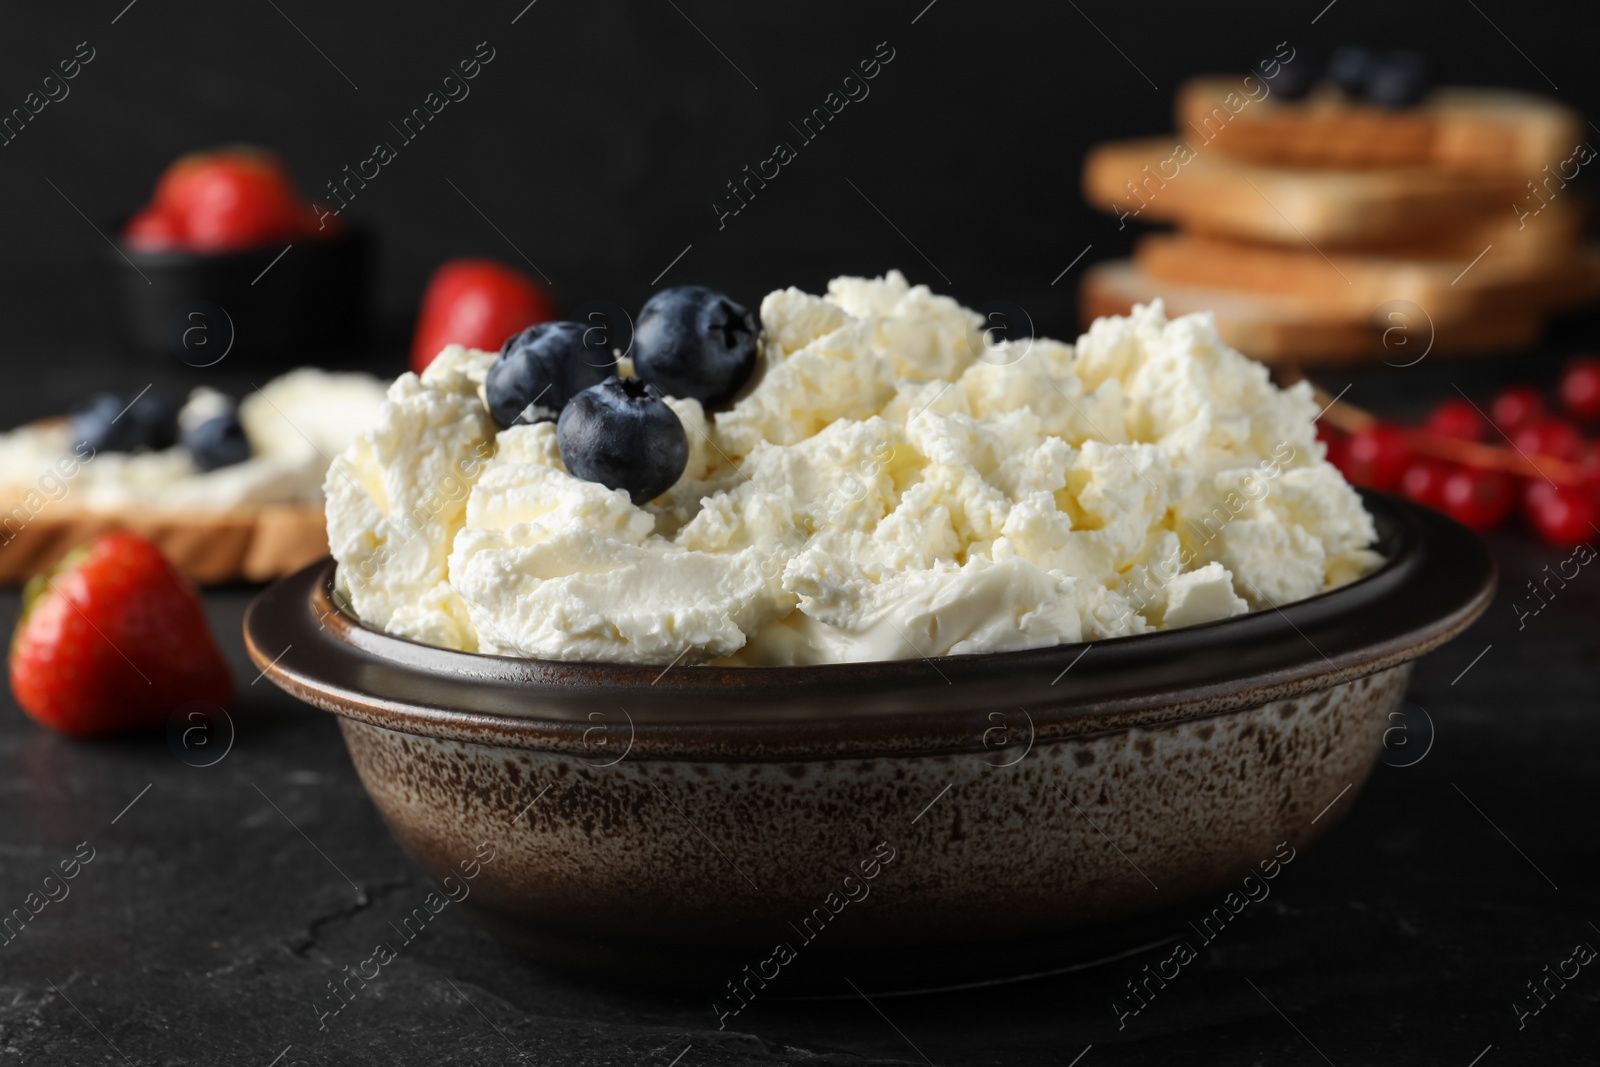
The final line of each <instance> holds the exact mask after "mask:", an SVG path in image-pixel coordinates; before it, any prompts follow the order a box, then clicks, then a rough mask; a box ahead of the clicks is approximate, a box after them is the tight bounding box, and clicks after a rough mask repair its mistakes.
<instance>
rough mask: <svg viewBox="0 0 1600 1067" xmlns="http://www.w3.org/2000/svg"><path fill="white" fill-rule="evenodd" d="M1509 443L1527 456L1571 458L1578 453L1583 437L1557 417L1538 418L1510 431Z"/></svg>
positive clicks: (1569, 424) (1570, 425)
mask: <svg viewBox="0 0 1600 1067" xmlns="http://www.w3.org/2000/svg"><path fill="white" fill-rule="evenodd" d="M1511 443H1512V444H1513V445H1515V446H1516V447H1517V449H1518V450H1519V451H1521V452H1523V453H1525V454H1526V455H1529V456H1552V457H1554V458H1556V459H1571V458H1572V457H1574V456H1576V455H1577V454H1578V449H1579V448H1581V447H1582V445H1583V438H1582V437H1581V436H1579V434H1578V431H1577V430H1575V429H1573V427H1572V424H1571V423H1566V422H1562V421H1560V420H1559V419H1540V420H1539V421H1537V422H1532V423H1529V424H1527V425H1525V426H1523V427H1522V428H1520V429H1517V430H1513V431H1512V432H1511Z"/></svg>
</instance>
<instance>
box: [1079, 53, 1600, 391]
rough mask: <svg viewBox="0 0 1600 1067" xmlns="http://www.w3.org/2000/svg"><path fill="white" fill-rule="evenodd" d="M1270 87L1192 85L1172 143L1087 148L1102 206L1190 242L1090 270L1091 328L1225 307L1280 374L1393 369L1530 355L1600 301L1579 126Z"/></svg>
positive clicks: (1457, 106)
mask: <svg viewBox="0 0 1600 1067" xmlns="http://www.w3.org/2000/svg"><path fill="white" fill-rule="evenodd" d="M1269 85H1270V83H1267V82H1263V81H1262V80H1260V79H1255V78H1245V79H1242V80H1241V79H1240V78H1226V77H1207V78H1198V79H1194V80H1192V81H1190V82H1188V83H1186V84H1185V85H1184V86H1182V88H1181V89H1180V90H1179V93H1178V99H1177V106H1176V110H1177V126H1178V131H1179V132H1178V134H1177V135H1176V136H1175V137H1171V138H1151V139H1142V140H1134V141H1119V142H1114V143H1109V144H1104V145H1100V146H1097V147H1096V148H1094V149H1092V150H1091V151H1090V153H1089V155H1088V157H1087V159H1086V160H1085V163H1084V174H1083V185H1084V192H1085V195H1086V196H1087V198H1088V200H1089V202H1090V203H1091V204H1092V205H1093V206H1095V207H1097V208H1100V209H1102V210H1108V211H1110V212H1111V213H1112V214H1114V215H1116V217H1117V219H1118V223H1119V227H1126V226H1127V225H1128V224H1129V223H1130V222H1132V221H1134V220H1137V221H1138V222H1152V221H1154V222H1168V223H1173V224H1175V226H1176V232H1172V233H1162V234H1152V235H1147V236H1145V237H1143V238H1141V239H1140V240H1139V242H1138V243H1137V244H1136V246H1135V249H1134V253H1133V256H1132V258H1130V259H1123V260H1114V261H1110V262H1103V263H1100V264H1097V265H1096V266H1095V267H1093V268H1091V269H1090V270H1089V271H1087V272H1086V273H1085V275H1084V279H1083V283H1082V290H1081V301H1080V306H1081V311H1082V315H1083V318H1084V321H1085V322H1088V321H1091V320H1093V319H1094V318H1095V317H1097V316H1101V315H1109V314H1123V313H1126V312H1127V311H1128V309H1130V308H1131V307H1132V306H1133V305H1134V304H1136V303H1148V302H1149V301H1151V300H1153V299H1156V298H1158V297H1159V298H1161V299H1163V300H1164V301H1165V302H1166V305H1167V311H1168V314H1169V315H1176V314H1186V313H1188V312H1191V311H1202V310H1207V311H1214V312H1215V313H1216V318H1217V324H1218V326H1219V328H1220V329H1221V332H1222V334H1223V337H1224V338H1225V339H1226V340H1227V341H1228V342H1229V343H1230V344H1232V345H1233V346H1234V347H1236V348H1238V349H1240V350H1241V351H1243V352H1246V353H1247V354H1249V355H1252V356H1254V357H1256V358H1257V359H1260V360H1263V361H1265V362H1269V363H1270V362H1284V363H1317V362H1324V363H1330V362H1341V361H1356V360H1363V359H1370V358H1383V359H1388V360H1390V361H1397V360H1410V359H1412V358H1419V357H1420V355H1421V354H1422V353H1423V352H1424V351H1431V352H1433V353H1446V354H1449V353H1469V352H1490V351H1504V350H1507V349H1512V348H1517V347H1522V346H1526V345H1530V344H1533V343H1535V342H1536V341H1537V340H1538V338H1539V336H1540V335H1541V333H1542V332H1543V329H1544V326H1545V323H1546V320H1547V319H1548V317H1549V316H1550V315H1551V314H1552V313H1554V312H1558V311H1561V310H1564V309H1567V308H1571V307H1574V306H1578V305H1582V304H1585V303H1588V302H1591V301H1594V300H1596V299H1597V298H1600V251H1597V250H1596V249H1594V248H1590V247H1587V246H1586V245H1585V244H1584V239H1583V231H1584V222H1585V218H1584V212H1583V210H1582V208H1581V205H1580V204H1579V198H1578V196H1577V190H1575V189H1569V188H1568V186H1569V185H1571V184H1572V181H1573V179H1574V178H1576V177H1577V176H1578V174H1579V172H1580V171H1581V169H1582V168H1583V167H1584V166H1585V165H1586V164H1588V163H1589V162H1590V161H1592V160H1593V159H1594V156H1595V152H1594V150H1593V149H1591V148H1590V147H1589V146H1588V145H1587V144H1586V143H1584V127H1583V122H1582V120H1581V118H1580V117H1579V116H1578V115H1577V113H1576V112H1573V111H1572V110H1571V109H1569V108H1566V107H1564V106H1562V105H1560V104H1557V103H1554V102H1553V101H1549V100H1546V99H1544V98H1542V97H1538V96H1533V95H1530V94H1525V93H1518V92H1510V91H1498V90H1477V89H1439V90H1435V91H1434V92H1432V93H1431V94H1429V95H1428V96H1427V98H1426V99H1424V100H1423V101H1422V102H1421V103H1419V104H1417V105H1415V106H1412V107H1405V108H1395V109H1386V108H1380V107H1376V106H1373V105H1370V104H1366V103H1361V102H1357V101H1353V100H1351V99H1349V98H1347V97H1346V96H1345V95H1344V94H1342V93H1340V92H1339V91H1338V90H1337V89H1334V88H1333V87H1331V86H1325V87H1320V88H1318V89H1316V90H1314V91H1313V92H1312V93H1310V94H1309V95H1308V96H1307V97H1306V98H1305V99H1302V100H1294V101H1289V100H1282V99H1279V98H1278V97H1275V96H1273V95H1271V93H1270V91H1263V87H1264V86H1269ZM1251 86H1254V91H1253V92H1251V91H1250V87H1251Z"/></svg>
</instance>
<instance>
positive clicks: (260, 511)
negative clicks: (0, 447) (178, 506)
mask: <svg viewBox="0 0 1600 1067" xmlns="http://www.w3.org/2000/svg"><path fill="white" fill-rule="evenodd" d="M111 530H132V531H133V532H135V533H137V534H140V535H141V536H143V537H147V538H149V539H150V540H151V541H154V542H155V544H156V545H157V547H159V548H160V549H161V551H162V554H164V555H165V556H166V557H167V559H169V560H171V561H172V564H173V566H175V567H177V568H178V570H179V571H180V572H182V573H183V574H184V575H185V576H186V577H188V578H189V580H190V581H192V582H195V583H197V584H200V585H217V584H221V583H224V582H240V581H244V582H264V581H269V580H271V579H273V578H280V577H282V576H283V575H285V574H292V573H293V572H295V571H297V570H299V569H300V568H301V567H304V566H306V565H307V564H310V563H315V562H316V561H317V560H319V559H322V558H323V557H324V556H326V555H327V554H328V526H327V521H326V519H325V518H324V515H323V509H322V506H321V505H318V504H275V505H266V506H263V507H260V508H252V509H248V510H244V509H241V510H237V511H224V512H218V513H215V514H207V513H198V512H197V513H192V514H177V513H144V514H141V513H138V512H133V511H130V512H128V513H126V514H112V513H110V512H100V511H86V510H75V511H74V510H62V511H59V512H58V511H55V510H51V511H47V512H46V513H44V514H41V515H39V516H37V517H35V518H33V519H32V520H30V521H29V522H27V523H26V524H24V525H22V526H20V528H15V527H10V526H8V527H6V528H5V530H4V531H3V533H0V583H6V584H16V583H20V582H24V581H27V580H28V579H29V578H31V577H32V576H33V575H35V574H39V573H42V572H43V571H45V570H47V569H48V568H49V567H50V566H51V565H52V564H53V563H55V562H56V561H57V560H59V559H60V558H61V557H62V556H64V555H66V554H67V553H68V552H70V551H72V549H74V548H76V547H77V546H78V545H81V544H82V543H83V542H85V541H87V540H89V539H90V538H92V537H95V536H98V535H99V534H102V533H107V532H109V531H111Z"/></svg>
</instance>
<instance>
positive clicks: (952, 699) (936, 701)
mask: <svg viewBox="0 0 1600 1067" xmlns="http://www.w3.org/2000/svg"><path fill="white" fill-rule="evenodd" d="M1366 502H1367V505H1368V507H1369V509H1370V510H1371V511H1372V513H1373V515H1374V517H1375V519H1376V520H1377V523H1378V527H1379V530H1380V534H1381V537H1380V542H1379V547H1380V549H1381V550H1382V552H1383V554H1384V555H1385V557H1386V559H1387V562H1386V563H1385V564H1384V565H1383V566H1382V567H1380V568H1379V569H1378V570H1377V571H1375V572H1374V573H1372V574H1371V575H1369V576H1367V577H1365V578H1363V579H1361V580H1359V581H1357V582H1354V583H1352V584H1350V585H1348V586H1345V587H1343V588H1340V589H1337V590H1334V591H1332V592H1328V593H1324V594H1322V595H1319V596H1316V597H1312V598H1310V599H1307V600H1302V601H1298V602H1296V603H1292V604H1287V605H1284V606H1282V608H1281V609H1271V610H1265V611H1259V612H1255V613H1252V614H1249V615H1244V616H1240V617H1237V618H1233V619H1229V620H1226V621H1222V622H1216V623H1210V624H1206V625H1202V626H1194V627H1189V628H1186V629H1180V630H1172V631H1168V632H1163V633H1154V634H1146V635H1140V636H1136V637H1123V638H1114V639H1109V640H1103V641H1097V642H1094V643H1090V644H1076V645H1066V646H1060V647H1055V648H1045V649H1037V650H1032V651H1025V652H1002V653H987V654H977V655H966V656H948V657H941V658H937V659H929V660H904V661H893V662H874V663H855V664H834V665H824V666H814V667H780V668H718V667H673V668H670V669H667V670H662V669H661V668H660V667H636V666H618V665H609V664H588V663H559V662H548V661H534V660H522V659H511V658H501V657H494V656H480V655H472V654H467V653H460V652H451V651H445V650H442V649H437V648H431V647H426V646H423V645H419V644H415V643H412V642H408V641H405V640H402V639H398V638H394V637H390V636H387V635H385V634H382V633H379V632H377V631H375V630H373V629H370V628H368V627H366V626H364V625H362V624H361V623H360V622H359V621H357V620H356V619H354V618H352V617H351V616H350V615H348V614H346V613H345V612H343V611H341V610H340V608H339V606H338V605H337V604H336V603H335V602H334V601H333V599H332V598H331V592H332V585H331V581H332V576H333V564H332V563H331V561H329V562H324V563H322V564H318V565H315V566H312V567H309V568H307V569H306V570H303V571H301V572H299V573H298V574H296V575H294V576H292V577H290V578H287V579H284V580H283V581H281V582H279V583H278V584H277V585H275V586H273V587H271V588H270V589H268V590H266V591H265V592H263V593H262V594H261V595H260V596H259V597H258V598H257V599H256V601H255V602H254V604H253V605H252V606H251V609H250V612H249V614H248V615H247V617H246V619H245V627H244V628H245V638H246V642H247V644H248V647H249V650H250V655H251V656H252V658H253V659H254V661H255V662H256V664H257V665H258V666H260V667H261V668H262V670H263V671H265V672H266V676H267V677H268V678H270V679H271V680H272V681H273V682H275V683H276V684H278V685H279V686H281V687H282V688H284V689H285V690H287V691H288V692H290V693H292V694H293V695H295V696H296V697H299V698H300V699H301V700H304V701H306V702H308V703H310V704H312V705H315V706H317V707H320V708H323V709H326V710H328V711H331V712H333V713H334V714H336V715H337V716H338V717H339V724H340V727H341V728H342V730H343V733H344V738H345V741H346V743H347V745H348V746H349V750H350V756H351V759H352V760H353V761H354V763H355V767H356V770H357V771H358V772H359V774H360V776H361V780H362V782H363V783H364V784H365V786H366V789H367V791H368V793H369V794H370V795H371V798H372V801H373V803H374V804H375V805H376V806H377V808H378V811H379V812H380V813H381V814H382V816H383V818H384V820H385V821H386V822H387V824H388V825H389V827H390V829H391V830H392V832H393V833H394V835H395V837H396V838H397V839H398V840H399V842H400V843H401V845H402V846H403V847H404V848H405V849H406V851H407V852H408V853H409V854H410V855H411V856H412V857H413V858H414V859H415V860H416V862H417V863H418V864H419V865H421V867H422V868H423V869H424V870H425V871H427V872H428V873H429V874H431V875H433V876H434V877H435V878H438V879H447V881H445V883H444V884H445V887H446V888H447V889H449V888H450V886H451V885H452V884H454V885H455V887H456V892H457V893H459V894H460V896H461V898H462V899H463V901H464V903H465V904H466V906H467V907H468V908H469V909H472V910H474V911H475V912H476V913H477V915H478V916H479V917H480V918H481V919H482V920H483V921H484V922H485V923H487V924H488V925H489V926H490V928H492V929H493V930H494V931H496V932H497V933H498V934H499V935H501V936H502V937H504V938H505V939H507V940H509V941H511V942H512V943H514V944H516V945H517V946H519V947H520V948H522V949H524V950H525V951H527V952H528V953H530V954H532V955H534V956H536V957H538V958H540V959H542V960H545V961H547V962H550V963H554V964H557V965H560V966H564V967H569V968H578V969H582V970H586V971H589V972H593V973H599V974H603V975H606V976H608V977H611V978H622V979H627V980H637V981H647V982H657V983H666V984H669V985H672V986H675V987H677V988H679V989H681V990H683V991H686V992H690V993H700V994H705V995H710V996H712V997H713V998H717V997H720V998H721V1000H720V1001H719V1003H721V1004H723V1005H727V1004H731V1003H732V1001H731V1000H729V999H728V998H729V997H731V996H735V995H739V994H740V991H741V990H743V991H744V993H743V995H744V996H752V995H755V994H754V993H753V992H752V990H754V989H756V988H757V987H756V986H753V985H752V984H751V982H752V978H754V980H755V981H756V982H759V983H760V988H761V990H762V991H763V992H764V993H767V995H771V994H770V992H768V991H766V990H765V987H766V986H767V985H768V984H769V983H771V984H776V985H778V987H779V989H778V991H780V992H783V993H790V992H801V991H804V990H806V989H807V988H812V987H817V988H824V989H826V988H832V989H834V990H835V991H838V990H840V989H841V988H842V986H841V983H840V977H841V976H847V977H848V978H849V980H850V981H852V982H854V983H856V984H858V985H859V986H860V987H861V988H863V989H871V988H878V989H889V988H897V987H904V986H907V985H928V984H934V983H945V982H960V981H967V980H981V979H986V978H994V977H998V976H1001V975H1005V974H1016V973H1019V972H1021V971H1026V970H1030V969H1032V970H1037V969H1042V968H1051V967H1061V966H1067V965H1070V964H1073V963H1075V962H1079V961H1082V960H1086V959H1090V958H1099V957H1102V956H1104V955H1107V954H1110V953H1113V952H1117V951H1125V950H1126V949H1128V948H1131V947H1133V946H1134V945H1137V944H1141V943H1145V942H1146V941H1148V940H1150V939H1152V938H1154V939H1159V938H1160V937H1161V936H1163V934H1162V930H1163V929H1165V930H1166V934H1165V936H1169V937H1170V936H1172V933H1173V930H1172V927H1171V926H1170V924H1169V925H1168V926H1167V927H1165V928H1163V927H1162V926H1161V923H1160V922H1159V921H1155V922H1152V921H1151V919H1150V917H1151V916H1157V917H1158V918H1159V916H1160V915H1161V914H1162V913H1163V912H1164V909H1170V908H1173V907H1175V906H1177V905H1180V904H1187V902H1192V901H1194V900H1196V898H1205V897H1207V896H1208V895H1210V896H1217V895H1220V894H1222V893H1224V892H1226V891H1227V890H1228V889H1229V888H1234V887H1237V886H1238V885H1239V882H1240V879H1242V878H1244V877H1245V876H1246V875H1249V874H1251V873H1252V872H1255V873H1256V876H1257V877H1258V878H1259V877H1261V876H1262V872H1263V871H1264V870H1265V869H1266V868H1267V866H1268V865H1269V864H1273V863H1274V861H1275V860H1276V861H1278V862H1279V863H1281V861H1282V857H1283V856H1284V855H1285V854H1286V853H1295V854H1297V850H1299V849H1303V848H1304V847H1305V846H1306V845H1307V844H1309V843H1310V842H1311V841H1313V840H1315V839H1316V838H1317V837H1319V836H1320V835H1321V834H1323V833H1324V832H1326V831H1327V830H1328V829H1329V828H1330V827H1331V826H1333V825H1334V824H1335V823H1336V822H1338V820H1339V819H1340V818H1341V817H1342V816H1343V815H1344V813H1345V811H1346V810H1347V809H1348V808H1349V806H1350V805H1351V804H1352V803H1354V801H1355V799H1356V796H1357V794H1358V793H1359V790H1360V786H1361V784H1362V782H1363V781H1364V780H1365V778H1366V777H1367V775H1368V773H1369V772H1370V771H1371V769H1372V767H1373V764H1374V762H1375V761H1376V758H1377V756H1378V755H1379V753H1380V751H1381V738H1382V735H1383V732H1384V730H1385V729H1386V728H1387V727H1388V726H1389V724H1390V720H1389V715H1390V713H1391V712H1394V711H1396V710H1397V709H1398V708H1399V706H1400V703H1401V700H1402V698H1403V695H1404V693H1405V689H1406V680H1407V678H1408V676H1409V674H1410V669H1411V661H1412V660H1414V659H1416V657H1418V656H1420V655H1422V654H1424V653H1426V652H1428V651H1429V650H1431V649H1433V648H1436V647H1437V646H1439V645H1440V644H1442V643H1444V642H1445V641H1448V640H1450V639H1451V638H1452V637H1454V636H1455V635H1456V634H1458V633H1460V632H1461V630H1462V629H1463V628H1465V627H1466V626H1467V625H1468V624H1469V623H1470V622H1471V621H1472V620H1473V619H1474V618H1476V617H1477V616H1478V615H1479V614H1480V613H1482V611H1483V610H1484V608H1485V606H1486V605H1487V604H1488V602H1489V600H1490V597H1491V596H1492V594H1493V588H1494V582H1495V567H1494V563H1493V561H1492V559H1491V558H1490V556H1489V555H1488V553H1487V551H1486V549H1485V548H1484V546H1483V545H1482V543H1481V542H1480V541H1479V540H1478V539H1477V538H1476V537H1475V536H1473V535H1472V534H1471V533H1469V532H1468V531H1466V530H1465V529H1463V528H1462V527H1460V526H1457V525H1456V524H1454V523H1452V522H1451V521H1449V520H1448V519H1446V518H1443V517H1442V516H1439V515H1437V514H1435V513H1433V512H1430V511H1426V510H1424V509H1420V508H1417V507H1415V506H1412V505H1410V504H1408V503H1405V502H1403V501H1401V500H1398V499H1395V498H1392V497H1388V496H1383V495H1379V494H1366ZM486 856H487V857H489V858H488V859H487V860H485V859H484V857H486ZM1279 869H1281V867H1280V868H1274V873H1277V870H1279ZM469 870H470V871H471V875H472V877H471V878H470V879H468V878H467V877H466V872H468V871H469ZM1141 916H1143V917H1145V918H1144V919H1143V920H1140V919H1139V918H1138V917H1141ZM1141 939H1144V940H1143V941H1141ZM830 983H831V986H830ZM845 991H846V992H848V990H845Z"/></svg>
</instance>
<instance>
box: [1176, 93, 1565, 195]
mask: <svg viewBox="0 0 1600 1067" xmlns="http://www.w3.org/2000/svg"><path fill="white" fill-rule="evenodd" d="M1260 84H1262V85H1265V86H1268V87H1270V86H1271V82H1261V83H1260ZM1245 89H1246V87H1245V86H1244V84H1243V79H1242V78H1239V77H1225V76H1208V77H1200V78H1191V79H1190V80H1189V81H1187V82H1184V83H1183V85H1181V86H1179V88H1178V93H1177V98H1176V103H1175V108H1174V110H1175V112H1176V116H1175V117H1176V124H1177V128H1178V132H1179V135H1180V136H1181V137H1183V138H1185V139H1188V140H1189V143H1190V144H1191V145H1193V146H1195V147H1196V148H1198V147H1199V145H1200V143H1201V142H1205V143H1206V144H1207V147H1208V148H1214V149H1215V150H1216V151H1218V152H1221V153H1223V154H1225V155H1228V156H1231V157H1233V158H1235V159H1240V160H1245V161H1248V162H1251V163H1260V164H1264V165H1268V166H1294V167H1336V168H1350V169H1369V168H1375V167H1441V168H1444V169H1447V170H1455V171H1468V172H1474V173H1481V174H1509V175H1511V176H1513V177H1515V178H1516V179H1517V180H1518V182H1519V183H1520V182H1524V181H1527V180H1529V179H1532V180H1533V181H1534V182H1535V183H1538V182H1539V181H1542V180H1543V179H1544V177H1545V175H1546V173H1547V172H1546V171H1545V170H1544V168H1545V167H1547V166H1548V167H1549V168H1550V171H1549V172H1548V173H1552V174H1558V175H1559V174H1560V172H1561V171H1562V170H1563V168H1562V167H1561V163H1562V162H1563V161H1566V160H1568V159H1569V158H1571V157H1572V156H1573V154H1574V150H1575V148H1576V147H1577V146H1578V145H1579V144H1580V143H1581V142H1582V141H1583V140H1584V126H1583V119H1582V117H1581V116H1580V115H1579V114H1578V113H1577V112H1576V111H1574V110H1572V109H1571V108H1569V107H1566V106H1565V105H1563V104H1559V103H1557V102H1556V101H1554V100H1550V99H1547V98H1545V97H1542V96H1537V95H1535V94H1533V93H1522V92H1515V91H1513V90H1509V89H1464V88H1451V89H1436V90H1434V91H1433V92H1432V93H1430V94H1429V95H1428V97H1427V99H1425V100H1424V101H1423V102H1422V103H1421V104H1419V105H1417V106H1416V107H1409V108H1400V109H1393V110H1391V109H1386V108H1380V107H1373V106H1372V105H1370V104H1365V103H1361V102H1359V101H1352V100H1349V99H1348V98H1346V97H1345V96H1344V95H1343V94H1342V93H1340V92H1339V91H1338V90H1337V89H1335V88H1333V87H1332V86H1327V87H1324V88H1321V89H1318V90H1317V91H1315V92H1313V93H1312V94H1311V95H1310V96H1308V97H1307V98H1306V99H1304V100H1297V101H1289V100H1282V99H1280V98H1278V97H1276V96H1271V95H1268V96H1266V97H1264V98H1262V99H1259V100H1257V99H1254V98H1251V97H1249V96H1247V95H1246V92H1245ZM1256 92H1257V93H1259V92H1260V89H1259V88H1258V89H1257V90H1256ZM1592 154H1593V153H1592V152H1591V153H1590V155H1591V156H1592ZM1581 165H1582V164H1581V163H1576V161H1574V163H1573V164H1569V165H1568V166H1567V167H1566V168H1564V169H1565V171H1566V173H1565V175H1564V180H1568V181H1570V180H1571V178H1572V177H1573V176H1575V174H1576V173H1577V171H1576V166H1581Z"/></svg>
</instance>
